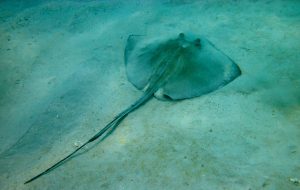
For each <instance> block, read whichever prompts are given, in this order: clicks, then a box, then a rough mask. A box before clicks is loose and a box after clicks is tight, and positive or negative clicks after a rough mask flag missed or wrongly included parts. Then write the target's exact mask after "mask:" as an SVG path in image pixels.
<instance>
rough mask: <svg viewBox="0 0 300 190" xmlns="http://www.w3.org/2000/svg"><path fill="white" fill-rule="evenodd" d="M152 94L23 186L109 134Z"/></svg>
mask: <svg viewBox="0 0 300 190" xmlns="http://www.w3.org/2000/svg"><path fill="white" fill-rule="evenodd" d="M153 93H154V92H152V91H148V92H145V93H144V95H143V96H142V97H141V98H139V99H138V100H137V101H136V102H135V103H134V104H132V105H131V106H129V107H128V108H127V109H125V110H124V111H122V112H121V113H120V114H118V115H117V116H116V117H115V118H114V119H113V120H112V121H111V122H110V123H108V124H107V125H106V126H105V127H104V128H102V129H101V130H100V131H99V132H98V133H96V134H95V135H94V136H93V137H92V138H90V139H89V140H88V141H86V142H85V143H84V144H83V145H81V146H80V147H78V148H77V149H76V150H74V151H73V152H72V153H70V154H69V155H68V156H66V157H65V158H63V159H61V160H60V161H58V162H57V163H55V164H54V165H52V166H51V167H49V168H48V169H46V170H45V171H44V172H42V173H40V174H38V175H36V176H35V177H33V178H31V179H29V180H27V181H26V182H25V183H24V184H27V183H30V182H32V181H34V180H36V179H37V178H39V177H41V176H43V175H45V174H47V173H49V172H50V171H52V170H54V169H55V168H56V167H58V166H60V165H61V164H63V163H64V162H65V161H67V160H68V159H69V158H70V157H71V156H73V155H74V154H75V153H76V152H77V151H79V150H80V149H82V148H83V147H84V146H86V145H87V144H89V143H91V142H93V141H94V140H96V139H98V138H99V137H101V136H102V135H103V134H109V133H111V132H112V131H113V130H114V129H115V128H116V127H117V126H118V125H119V124H120V122H121V121H122V120H123V119H125V117H126V116H127V115H128V114H129V113H131V112H132V111H134V110H136V109H137V108H138V107H140V106H142V105H143V104H144V103H146V102H147V101H148V100H150V99H151V98H152V97H153Z"/></svg>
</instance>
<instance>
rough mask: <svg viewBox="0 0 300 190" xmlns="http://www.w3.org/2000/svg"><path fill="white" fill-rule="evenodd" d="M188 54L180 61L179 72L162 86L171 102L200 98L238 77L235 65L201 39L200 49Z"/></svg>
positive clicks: (238, 71)
mask: <svg viewBox="0 0 300 190" xmlns="http://www.w3.org/2000/svg"><path fill="white" fill-rule="evenodd" d="M188 51H192V52H188ZM188 51H187V53H186V54H184V55H183V58H182V60H181V61H184V64H183V65H184V66H183V69H182V70H181V71H180V72H178V73H177V74H176V75H174V76H173V77H172V78H171V79H170V80H169V81H168V82H167V83H166V85H165V86H164V87H163V89H164V90H163V91H164V93H165V95H166V96H168V97H170V98H171V99H174V100H178V99H186V98H193V97H197V96H201V95H203V94H206V93H209V92H212V91H214V90H217V89H219V88H220V87H222V86H224V85H226V84H228V83H229V82H231V81H233V80H234V79H235V78H237V77H238V76H240V75H241V70H240V68H239V67H238V65H236V64H235V63H234V62H233V61H232V60H231V59H230V58H229V57H228V56H226V55H225V54H224V53H223V52H221V51H220V50H218V49H217V48H216V47H215V46H214V45H213V44H212V43H211V42H209V41H208V40H206V39H205V38H203V37H202V38H201V48H199V49H195V48H192V49H191V50H188ZM191 55H192V56H191Z"/></svg>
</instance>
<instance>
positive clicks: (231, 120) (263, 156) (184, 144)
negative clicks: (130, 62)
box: [0, 0, 300, 190]
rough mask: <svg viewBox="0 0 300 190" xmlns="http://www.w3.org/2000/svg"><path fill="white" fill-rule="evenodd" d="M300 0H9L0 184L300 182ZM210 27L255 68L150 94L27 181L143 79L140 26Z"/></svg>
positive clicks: (243, 185)
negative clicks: (134, 55) (110, 128)
mask: <svg viewBox="0 0 300 190" xmlns="http://www.w3.org/2000/svg"><path fill="white" fill-rule="evenodd" d="M299 23H300V1H296V0H294V1H293V0H287V1H283V0H282V1H279V0H275V1H267V0H265V1H264V0H262V1H250V0H243V1H221V0H219V1H217V0H215V1H130V2H125V1H79V0H78V1H63V2H62V1H56V0H53V1H1V2H0V30H1V33H0V34H1V35H0V58H1V59H0V81H1V82H0V189H204V190H206V189H208V190H209V189H230V190H235V189H237V190H240V189H247V190H249V189H252V190H253V189H280V190H281V189H287V190H290V189H299V179H300V161H299V160H300V148H299V144H300V140H299V139H300V138H299V137H300V119H299V115H300V74H299V73H300V72H299V71H300V65H299V64H300V54H299V50H300V25H299ZM180 32H187V33H189V32H190V33H193V34H196V35H204V36H206V37H207V38H208V39H209V40H210V41H211V42H212V43H213V44H214V45H215V46H216V47H218V48H219V49H220V50H222V51H223V52H224V53H225V54H226V55H228V56H229V57H230V58H232V59H233V60H234V61H235V62H236V63H237V64H238V65H239V67H240V68H241V70H242V75H241V76H240V77H238V78H237V79H236V80H234V81H233V82H232V83H230V84H228V85H226V86H225V87H224V88H221V89H219V90H216V91H214V92H212V93H209V94H206V95H204V96H201V97H197V98H192V99H187V100H183V101H159V100H157V99H151V100H150V101H149V102H148V103H147V104H145V105H144V106H142V107H140V108H139V109H138V110H137V111H135V112H134V113H132V114H130V115H129V116H128V117H127V118H126V119H125V120H124V121H123V122H122V123H121V124H120V126H119V127H118V128H117V130H115V131H114V132H113V133H112V134H111V135H110V136H108V137H107V138H105V139H104V140H98V141H97V142H93V143H91V144H89V145H88V146H87V147H85V148H84V150H83V151H81V152H80V154H77V155H76V156H75V157H73V158H72V159H70V160H68V161H67V162H65V163H64V164H63V165H61V166H60V167H58V168H56V169H55V170H53V171H51V172H50V173H49V174H47V175H44V176H42V177H41V178H39V179H37V180H36V181H33V182H31V183H29V184H26V185H24V184H23V183H24V182H25V181H26V180H28V179H30V178H31V177H33V176H35V175H37V174H39V173H40V172H42V171H44V170H45V169H47V168H48V167H50V166H51V165H53V164H54V163H55V162H57V161H59V160H60V159H62V158H63V157H65V156H67V155H68V154H69V153H71V152H72V151H73V150H75V149H76V148H77V147H78V146H80V145H82V144H83V143H84V142H85V141H86V140H88V139H89V138H91V137H92V136H93V135H94V134H96V133H97V132H98V131H99V130H101V129H102V128H103V127H104V126H105V125H106V124H107V123H109V122H110V121H111V120H112V119H113V118H114V117H115V116H116V115H117V114H118V113H120V112H121V111H122V110H124V109H125V108H127V107H128V106H129V105H131V104H132V103H133V102H134V101H136V100H137V99H138V98H139V97H140V96H141V95H142V92H141V91H139V90H137V89H136V88H135V87H134V86H133V85H132V84H131V83H130V82H129V81H128V80H127V77H126V71H125V66H124V48H125V45H126V39H127V37H128V36H129V35H132V34H135V35H146V36H149V39H151V38H154V37H158V36H159V37H165V38H167V39H168V38H170V37H171V36H174V35H178V33H180Z"/></svg>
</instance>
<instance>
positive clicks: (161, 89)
mask: <svg viewBox="0 0 300 190" xmlns="http://www.w3.org/2000/svg"><path fill="white" fill-rule="evenodd" d="M124 56H125V66H126V74H127V77H128V80H129V81H130V82H131V83H132V84H133V85H134V86H135V87H136V88H138V89H139V90H143V91H144V93H143V95H142V96H141V98H140V99H138V100H137V101H136V102H135V103H134V104H132V105H131V106H129V107H128V108H127V109H125V110H124V111H122V112H121V113H120V114H119V115H117V116H116V117H115V118H114V119H113V120H112V121H111V122H110V123H109V124H107V125H106V126H105V127H104V128H103V129H101V130H100V131H99V132H98V133H97V134H95V135H94V136H93V137H91V138H90V139H89V140H88V141H86V142H85V143H84V144H83V145H82V146H80V147H79V148H77V149H76V150H74V151H73V152H72V153H71V154H69V155H68V156H66V157H65V158H63V159H62V160H60V161H59V162H57V163H56V164H54V165H53V166H51V167H50V168H48V169H47V170H45V171H44V172H42V173H40V174H38V175H37V176H35V177H33V178H31V179H30V180H28V181H26V182H25V184H26V183H29V182H32V181H33V180H35V179H37V178H39V177H41V176H42V175H44V174H46V173H48V172H50V171H51V170H53V169H55V168H56V167H58V166H59V165H61V164H62V163H64V162H65V161H66V160H67V159H69V158H70V157H71V156H73V155H74V154H75V153H76V152H77V151H79V150H80V149H81V148H83V147H84V146H85V145H87V144H89V143H91V142H93V141H95V140H96V139H98V138H99V137H101V136H102V135H108V134H110V133H111V132H112V131H113V130H114V129H115V128H116V127H117V126H118V125H119V124H120V122H121V121H122V120H123V119H124V118H125V117H126V116H127V115H128V114H129V113H131V112H132V111H134V110H136V109H137V108H138V107H140V106H141V105H143V104H144V103H145V102H147V101H148V100H149V99H151V98H152V97H153V96H155V97H156V98H158V99H160V100H164V99H169V100H180V99H186V98H193V97H197V96H201V95H203V94H207V93H209V92H212V91H214V90H217V89H218V88H220V87H222V86H224V85H226V84H228V83H229V82H231V81H232V80H234V79H235V78H237V77H238V76H240V75H241V71H240V69H239V67H238V66H237V65H236V64H235V63H234V62H233V61H232V60H231V59H230V58H229V57H228V56H226V55H225V54H224V53H222V52H221V51H220V50H218V49H217V48H216V47H215V46H214V45H213V44H212V43H211V42H209V41H208V40H207V39H206V38H204V37H201V38H194V37H190V36H185V35H184V34H183V33H180V34H179V35H178V37H176V38H174V39H169V40H165V41H160V42H156V43H153V42H152V43H151V41H150V42H148V41H147V40H146V39H145V36H139V35H131V36H129V37H128V40H127V44H126V48H125V55H124Z"/></svg>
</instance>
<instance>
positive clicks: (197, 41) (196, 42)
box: [194, 38, 201, 47]
mask: <svg viewBox="0 0 300 190" xmlns="http://www.w3.org/2000/svg"><path fill="white" fill-rule="evenodd" d="M194 44H195V46H196V47H201V41H200V39H199V38H197V39H196V40H195V41H194Z"/></svg>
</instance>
